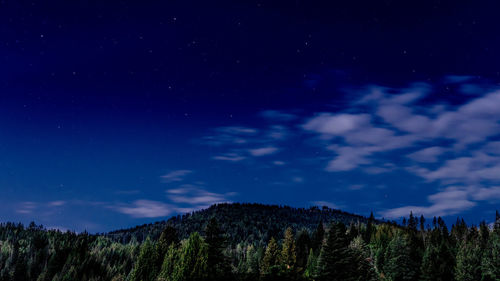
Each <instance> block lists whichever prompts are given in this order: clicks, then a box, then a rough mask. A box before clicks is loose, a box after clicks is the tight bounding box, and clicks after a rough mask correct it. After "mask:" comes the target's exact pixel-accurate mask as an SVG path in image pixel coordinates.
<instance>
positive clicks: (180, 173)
mask: <svg viewBox="0 0 500 281" xmlns="http://www.w3.org/2000/svg"><path fill="white" fill-rule="evenodd" d="M191 173H193V171H191V170H175V171H171V172H169V173H168V174H166V175H163V176H161V178H162V180H163V181H164V182H167V183H169V182H179V181H183V180H184V178H185V177H186V176H187V175H189V174H191Z"/></svg>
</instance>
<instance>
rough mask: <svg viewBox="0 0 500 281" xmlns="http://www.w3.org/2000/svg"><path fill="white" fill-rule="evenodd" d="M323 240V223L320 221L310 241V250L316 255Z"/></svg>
mask: <svg viewBox="0 0 500 281" xmlns="http://www.w3.org/2000/svg"><path fill="white" fill-rule="evenodd" d="M324 238H325V228H324V226H323V222H322V221H320V222H319V224H318V227H316V230H315V231H314V233H313V239H312V248H313V250H314V251H315V252H316V253H318V252H319V251H320V250H321V246H322V245H323V240H324Z"/></svg>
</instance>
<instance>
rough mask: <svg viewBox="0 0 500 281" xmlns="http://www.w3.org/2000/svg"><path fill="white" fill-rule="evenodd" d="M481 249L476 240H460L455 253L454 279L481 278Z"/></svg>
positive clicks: (465, 280) (461, 280)
mask: <svg viewBox="0 0 500 281" xmlns="http://www.w3.org/2000/svg"><path fill="white" fill-rule="evenodd" d="M481 258H482V251H481V247H480V246H479V243H478V241H477V240H475V239H474V240H472V241H465V242H462V243H461V245H460V247H459V250H458V253H457V264H456V267H455V279H456V280H457V281H473V280H481V276H482V273H481Z"/></svg>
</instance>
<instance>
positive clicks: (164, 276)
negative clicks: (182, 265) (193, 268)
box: [158, 243, 179, 281]
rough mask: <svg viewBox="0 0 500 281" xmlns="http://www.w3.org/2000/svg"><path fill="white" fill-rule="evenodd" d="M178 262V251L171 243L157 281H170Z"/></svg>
mask: <svg viewBox="0 0 500 281" xmlns="http://www.w3.org/2000/svg"><path fill="white" fill-rule="evenodd" d="M178 261H179V250H178V249H177V247H176V244H174V243H171V244H170V246H169V247H168V249H167V252H166V253H165V256H164V259H163V263H162V266H161V270H160V274H159V275H158V281H172V280H173V274H174V269H175V267H176V266H177V262H178Z"/></svg>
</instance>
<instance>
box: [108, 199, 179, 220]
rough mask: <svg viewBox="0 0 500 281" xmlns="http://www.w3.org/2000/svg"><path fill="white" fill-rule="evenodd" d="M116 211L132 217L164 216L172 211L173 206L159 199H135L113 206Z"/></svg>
mask: <svg viewBox="0 0 500 281" xmlns="http://www.w3.org/2000/svg"><path fill="white" fill-rule="evenodd" d="M113 209H115V210H116V211H118V212H120V213H122V214H126V215H130V216H131V217H134V218H157V217H165V216H167V215H169V214H171V213H172V212H173V208H172V207H171V206H169V205H167V204H165V203H163V202H160V201H152V200H136V201H134V202H132V204H129V205H125V206H114V207H113Z"/></svg>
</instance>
